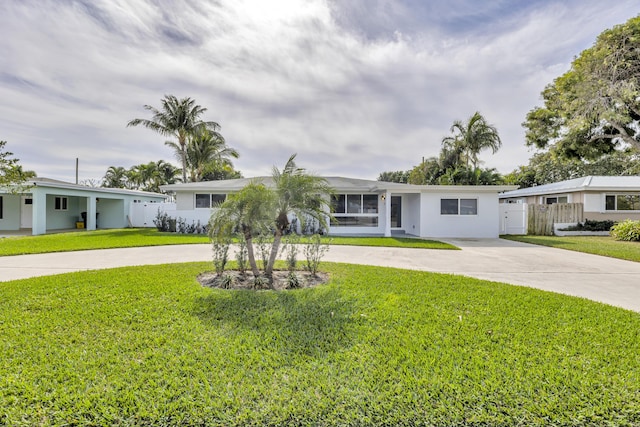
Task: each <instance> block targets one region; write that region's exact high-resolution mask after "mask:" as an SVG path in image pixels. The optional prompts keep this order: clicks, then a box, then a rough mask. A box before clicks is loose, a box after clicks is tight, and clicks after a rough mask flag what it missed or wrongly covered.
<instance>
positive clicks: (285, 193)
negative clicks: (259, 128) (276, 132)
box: [265, 154, 333, 286]
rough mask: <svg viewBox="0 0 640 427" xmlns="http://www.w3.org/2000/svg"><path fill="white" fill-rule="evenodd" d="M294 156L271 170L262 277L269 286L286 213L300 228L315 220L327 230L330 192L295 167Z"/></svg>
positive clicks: (286, 224) (325, 184)
mask: <svg viewBox="0 0 640 427" xmlns="http://www.w3.org/2000/svg"><path fill="white" fill-rule="evenodd" d="M295 158H296V155H295V154H294V155H292V156H291V157H289V160H288V161H287V163H286V164H285V166H284V169H282V171H280V170H278V168H276V167H275V166H274V167H273V172H272V178H273V183H274V186H275V188H274V191H275V193H276V198H275V200H276V204H275V208H276V210H275V212H274V219H275V233H274V238H273V245H272V247H271V254H270V256H269V261H268V263H267V266H266V267H265V275H266V276H267V278H268V279H269V284H270V285H271V286H273V265H274V263H275V261H276V256H277V255H278V249H279V247H280V241H281V240H282V236H283V235H284V233H285V231H286V230H287V228H288V227H289V218H288V215H289V214H294V215H295V216H296V218H298V220H299V221H300V223H301V225H302V226H303V227H304V222H305V221H306V220H308V219H314V220H317V221H318V223H319V224H320V226H322V227H324V228H326V227H327V215H328V212H329V211H330V195H331V194H332V193H333V189H332V188H331V187H330V186H329V183H328V182H327V180H326V179H324V178H322V177H320V176H316V175H313V174H310V173H308V172H307V171H306V170H305V169H302V168H298V167H297V166H296V163H295Z"/></svg>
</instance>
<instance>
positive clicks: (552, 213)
mask: <svg viewBox="0 0 640 427" xmlns="http://www.w3.org/2000/svg"><path fill="white" fill-rule="evenodd" d="M528 214H529V215H528V217H529V223H528V224H527V234H534V235H538V236H552V235H553V224H554V223H557V222H582V214H583V206H582V203H554V204H552V205H529V212H528Z"/></svg>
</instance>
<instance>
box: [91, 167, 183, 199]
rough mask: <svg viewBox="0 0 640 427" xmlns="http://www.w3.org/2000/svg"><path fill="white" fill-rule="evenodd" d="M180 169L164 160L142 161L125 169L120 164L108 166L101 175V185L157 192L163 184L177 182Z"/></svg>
mask: <svg viewBox="0 0 640 427" xmlns="http://www.w3.org/2000/svg"><path fill="white" fill-rule="evenodd" d="M179 174H180V169H179V168H176V167H175V166H173V165H172V164H171V163H168V162H166V161H164V160H158V161H156V162H149V163H142V164H139V165H135V166H132V167H131V168H130V169H125V168H123V167H121V166H109V169H107V172H106V173H105V175H104V177H103V182H102V187H107V188H127V189H130V190H142V191H153V192H156V193H157V192H159V191H160V186H161V185H164V184H175V183H176V182H178V175H179Z"/></svg>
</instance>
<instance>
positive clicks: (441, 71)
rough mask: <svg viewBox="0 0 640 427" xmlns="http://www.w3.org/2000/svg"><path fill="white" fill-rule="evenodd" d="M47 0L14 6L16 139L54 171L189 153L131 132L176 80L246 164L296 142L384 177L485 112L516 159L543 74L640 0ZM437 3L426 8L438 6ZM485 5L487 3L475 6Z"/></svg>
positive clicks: (326, 161) (7, 99)
mask: <svg viewBox="0 0 640 427" xmlns="http://www.w3.org/2000/svg"><path fill="white" fill-rule="evenodd" d="M512 3H513V2H505V1H493V2H486V3H483V8H478V7H477V3H475V2H473V3H471V4H472V5H473V6H474V7H473V8H471V7H470V5H471V4H470V3H468V2H464V1H459V2H456V3H455V4H453V5H451V4H450V3H446V5H445V3H444V2H442V3H438V2H435V3H434V2H426V3H425V2H418V1H413V0H406V1H405V2H392V1H386V0H380V1H376V2H373V1H371V2H370V1H366V2H357V1H355V0H354V1H353V2H335V3H334V2H332V3H327V2H325V1H323V0H313V1H311V0H309V1H302V0H301V1H298V0H287V1H277V2H264V1H260V0H245V1H231V0H229V1H219V2H216V1H206V2H202V1H194V0H192V1H185V2H179V3H177V2H173V1H168V0H164V1H161V2H159V4H157V3H156V4H154V3H152V2H150V1H145V0H113V1H107V0H102V1H95V2H89V1H80V0H75V1H74V0H58V1H53V0H41V1H25V2H6V3H3V4H2V5H0V58H1V59H0V60H1V61H2V63H1V64H0V65H1V67H0V99H1V100H2V102H0V129H1V130H2V131H3V134H2V135H0V138H1V139H6V140H8V141H9V148H10V149H11V150H12V151H14V152H15V153H16V155H17V156H18V157H20V158H21V159H22V163H23V164H24V166H25V167H26V168H27V169H35V170H36V171H37V172H38V173H39V174H40V175H43V176H51V177H53V178H61V179H71V177H72V175H70V174H69V173H67V172H66V171H67V169H68V168H67V167H66V166H67V165H69V164H71V163H72V161H73V159H74V158H75V157H80V158H81V165H84V167H85V169H83V171H84V174H85V176H84V177H85V178H97V177H99V176H101V175H102V174H104V172H105V171H106V169H107V167H109V166H111V165H116V166H125V167H129V166H131V165H133V164H137V163H143V162H145V163H146V162H148V161H151V160H158V159H160V158H163V159H167V160H173V157H172V153H171V152H170V150H169V149H168V148H166V147H164V145H163V141H164V140H163V138H162V137H161V136H159V135H155V134H153V133H152V132H150V131H149V130H146V129H142V128H139V129H138V128H126V127H125V125H126V123H127V122H128V121H129V120H130V119H132V118H134V117H146V114H147V112H146V111H145V110H144V109H143V108H142V105H143V104H151V105H158V104H159V100H160V99H161V98H162V97H163V96H164V95H165V94H174V95H176V96H178V97H184V96H189V97H192V98H194V99H196V101H197V102H198V103H199V104H201V105H203V106H205V107H208V109H209V111H208V117H207V118H208V119H210V120H215V121H218V122H219V123H220V124H221V125H222V127H223V134H224V135H225V137H226V138H227V140H228V142H229V144H230V145H232V146H234V147H235V148H237V149H238V150H239V151H240V153H241V158H240V160H239V161H237V166H238V168H239V169H241V170H242V171H243V172H244V173H245V175H249V176H250V175H254V174H265V173H268V172H269V170H270V168H271V166H272V165H273V164H281V163H283V162H284V161H285V160H286V158H287V157H288V155H289V154H291V153H292V152H298V153H299V157H298V160H299V163H300V164H302V165H304V166H306V167H308V168H310V169H312V170H315V171H318V172H321V173H330V174H334V175H352V176H359V177H366V178H375V177H376V176H377V175H378V174H379V173H380V172H382V171H383V170H391V169H408V168H410V167H411V166H413V165H415V164H417V163H418V162H419V161H420V158H421V157H422V156H430V155H435V154H437V152H438V150H439V146H440V140H441V138H442V137H443V136H444V135H446V133H447V132H448V129H449V127H450V125H451V123H452V122H453V120H455V119H465V118H467V117H469V116H470V115H471V114H472V113H473V112H474V111H476V110H480V111H481V112H482V113H483V114H484V115H485V116H486V117H487V119H488V120H489V121H490V122H492V123H494V124H495V125H496V126H497V127H498V129H499V131H500V133H501V135H502V139H503V143H504V148H503V149H502V150H501V151H500V152H499V153H498V154H497V155H495V156H489V155H487V156H484V157H485V160H486V165H487V166H490V167H498V168H499V169H500V170H501V171H503V172H507V171H509V170H511V169H513V168H515V167H516V166H517V165H518V164H524V163H526V161H527V158H528V157H529V156H530V154H531V153H529V152H528V151H527V149H526V147H524V141H523V134H524V133H523V130H522V129H521V127H520V123H521V122H522V121H523V120H524V116H525V114H526V112H527V111H528V110H529V109H531V108H533V107H534V106H535V105H536V104H537V103H539V93H540V91H541V90H542V88H543V87H544V86H545V85H546V84H547V83H549V82H551V81H552V80H553V78H555V77H556V76H558V75H559V74H561V73H563V72H564V71H565V70H566V69H567V67H568V65H569V63H570V61H571V59H572V58H573V56H575V55H577V54H578V53H579V52H580V51H581V50H583V49H585V48H587V47H589V46H590V45H591V44H592V43H593V41H594V39H595V37H596V36H597V34H599V33H600V32H601V31H603V30H604V29H605V28H607V27H610V26H612V25H614V24H616V23H622V22H624V21H626V20H627V19H629V18H630V17H631V16H633V14H635V13H636V10H635V5H634V4H633V3H634V2H632V1H626V2H616V3H615V4H610V5H603V4H602V2H599V1H597V0H591V1H589V2H578V1H577V0H573V1H571V2H569V3H568V4H566V3H560V2H553V1H538V2H534V3H533V4H532V5H529V6H527V7H522V6H521V7H520V8H519V9H518V8H516V7H515V6H513V5H512ZM425 4H428V6H425ZM470 11H473V12H470Z"/></svg>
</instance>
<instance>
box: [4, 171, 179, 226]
mask: <svg viewBox="0 0 640 427" xmlns="http://www.w3.org/2000/svg"><path fill="white" fill-rule="evenodd" d="M165 199H166V196H165V195H163V194H159V193H149V192H144V191H133V190H122V189H117V188H93V187H87V186H83V185H78V184H71V183H68V182H63V181H56V180H52V179H47V178H34V179H31V180H29V181H28V182H27V183H26V185H25V186H24V189H23V190H22V191H21V192H20V193H18V194H13V193H12V192H11V191H9V189H1V188H0V232H2V231H20V230H23V231H26V232H28V231H29V230H31V234H33V235H38V234H45V233H47V232H48V231H54V230H66V229H72V228H78V227H82V228H86V229H87V230H95V229H96V228H98V227H99V228H124V227H127V226H129V225H130V220H129V215H130V211H131V208H132V205H133V204H137V203H159V202H163V201H164V200H165ZM80 223H81V224H80ZM150 226H153V224H150Z"/></svg>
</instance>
